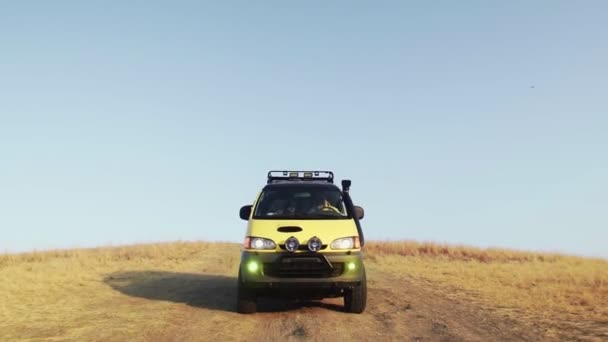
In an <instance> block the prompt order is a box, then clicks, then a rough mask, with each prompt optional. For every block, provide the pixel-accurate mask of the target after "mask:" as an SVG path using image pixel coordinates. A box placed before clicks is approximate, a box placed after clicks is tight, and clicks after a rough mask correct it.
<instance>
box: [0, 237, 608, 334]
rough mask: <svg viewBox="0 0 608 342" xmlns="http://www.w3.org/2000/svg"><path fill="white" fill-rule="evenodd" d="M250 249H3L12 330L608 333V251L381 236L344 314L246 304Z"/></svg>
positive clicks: (332, 308) (325, 308) (327, 308)
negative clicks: (241, 299)
mask: <svg viewBox="0 0 608 342" xmlns="http://www.w3.org/2000/svg"><path fill="white" fill-rule="evenodd" d="M239 249H240V246H239V245H238V244H233V243H207V242H172V243H164V244H145V245H133V246H121V247H104V248H101V247H100V248H91V249H72V250H56V251H45V252H32V253H22V254H5V255H0V277H1V279H2V282H0V299H1V303H0V339H1V340H3V341H8V340H39V339H47V340H87V341H89V340H129V341H132V340H155V341H157V340H174V339H175V340H180V341H182V340H207V339H217V338H222V339H227V340H256V339H257V337H260V338H262V339H270V340H272V339H281V340H298V339H302V338H304V339H310V340H321V339H326V338H330V337H331V336H340V337H343V338H357V339H361V338H363V339H365V338H369V339H378V338H379V339H383V340H404V339H405V340H407V339H410V338H412V339H419V340H487V339H491V340H538V339H543V340H551V339H554V340H563V339H568V340H590V341H595V340H598V341H599V340H608V261H606V260H603V259H591V258H582V257H574V256H565V255H558V254H542V253H526V252H517V251H510V250H503V249H491V250H486V249H478V248H473V247H468V246H448V245H439V244H432V243H417V242H411V241H400V242H369V243H368V244H367V245H366V246H365V250H366V254H365V260H366V265H367V266H366V267H367V269H368V270H369V272H368V281H369V288H370V289H369V299H368V308H367V310H366V312H365V313H364V314H362V315H349V314H346V313H342V312H341V311H340V305H341V301H339V300H325V301H323V302H321V303H290V302H273V301H272V300H271V299H269V300H268V303H266V304H265V305H264V306H263V309H262V310H261V312H260V313H259V314H256V315H252V316H249V315H248V316H242V315H239V314H237V313H236V312H235V311H234V304H235V303H234V302H235V299H234V298H235V297H234V296H235V289H236V286H235V281H236V271H237V267H238V262H239ZM264 308H265V309H264ZM260 327H263V328H264V329H263V331H260ZM260 334H261V335H260ZM336 334H337V335H336Z"/></svg>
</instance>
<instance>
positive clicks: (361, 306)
mask: <svg viewBox="0 0 608 342" xmlns="http://www.w3.org/2000/svg"><path fill="white" fill-rule="evenodd" d="M366 304H367V279H366V276H365V270H363V276H362V277H361V283H360V284H359V285H357V286H355V287H354V288H352V289H347V290H346V291H345V293H344V311H346V312H350V313H357V314H360V313H362V312H363V311H365V306H366Z"/></svg>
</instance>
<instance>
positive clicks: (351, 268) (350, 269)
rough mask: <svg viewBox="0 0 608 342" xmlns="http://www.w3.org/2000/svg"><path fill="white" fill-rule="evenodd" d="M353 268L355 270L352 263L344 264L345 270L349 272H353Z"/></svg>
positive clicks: (355, 266)
mask: <svg viewBox="0 0 608 342" xmlns="http://www.w3.org/2000/svg"><path fill="white" fill-rule="evenodd" d="M355 268H357V265H355V263H354V262H352V261H351V262H349V263H347V264H346V269H347V270H349V271H354V270H355Z"/></svg>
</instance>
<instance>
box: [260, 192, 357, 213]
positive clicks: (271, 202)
mask: <svg viewBox="0 0 608 342" xmlns="http://www.w3.org/2000/svg"><path fill="white" fill-rule="evenodd" d="M255 216H256V217H257V218H282V217H289V218H293V217H296V218H345V217H347V215H346V210H345V209H344V202H343V201H342V196H341V194H340V192H339V191H338V190H332V189H323V188H314V187H311V188H302V187H298V188H286V189H272V190H266V191H265V192H264V193H263V194H262V197H261V198H260V201H259V203H258V205H257V208H256V211H255Z"/></svg>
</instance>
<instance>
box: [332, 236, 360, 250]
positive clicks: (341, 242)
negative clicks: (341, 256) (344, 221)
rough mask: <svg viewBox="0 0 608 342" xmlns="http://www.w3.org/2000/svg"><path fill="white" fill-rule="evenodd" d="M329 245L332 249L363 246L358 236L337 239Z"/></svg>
mask: <svg viewBox="0 0 608 342" xmlns="http://www.w3.org/2000/svg"><path fill="white" fill-rule="evenodd" d="M329 246H330V247H331V249H353V248H360V247H361V245H360V244H359V237H358V236H350V237H345V238H340V239H335V240H334V241H332V242H331V244H330V245H329Z"/></svg>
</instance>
